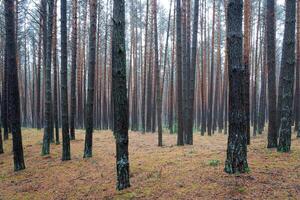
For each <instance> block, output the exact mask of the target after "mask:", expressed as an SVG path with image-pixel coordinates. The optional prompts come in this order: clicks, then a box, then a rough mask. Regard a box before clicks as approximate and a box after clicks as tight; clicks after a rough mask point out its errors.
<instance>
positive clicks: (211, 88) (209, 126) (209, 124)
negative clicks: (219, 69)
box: [207, 0, 216, 136]
mask: <svg viewBox="0 0 300 200" xmlns="http://www.w3.org/2000/svg"><path fill="white" fill-rule="evenodd" d="M215 4H216V3H215V0H213V19H212V33H211V34H212V38H211V62H210V65H211V66H210V86H209V96H208V97H209V98H208V105H209V109H208V121H207V130H208V135H209V136H211V135H212V120H213V91H214V68H215V64H214V55H215Z"/></svg>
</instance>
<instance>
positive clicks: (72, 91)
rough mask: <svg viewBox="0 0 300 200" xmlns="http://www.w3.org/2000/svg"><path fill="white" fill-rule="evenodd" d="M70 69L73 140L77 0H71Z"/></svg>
mask: <svg viewBox="0 0 300 200" xmlns="http://www.w3.org/2000/svg"><path fill="white" fill-rule="evenodd" d="M71 40H72V64H71V65H72V70H71V102H70V103H71V105H70V109H71V112H70V113H71V114H70V139H71V140H75V115H76V69H77V62H76V61H77V0H73V1H72V39H71Z"/></svg>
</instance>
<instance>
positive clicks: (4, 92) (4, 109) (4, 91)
mask: <svg viewBox="0 0 300 200" xmlns="http://www.w3.org/2000/svg"><path fill="white" fill-rule="evenodd" d="M4 54H5V55H4V78H3V84H2V85H3V86H2V102H1V120H2V124H3V131H4V140H8V138H9V136H8V126H9V120H8V81H9V79H8V64H7V58H8V55H7V51H6V50H5V53H4Z"/></svg>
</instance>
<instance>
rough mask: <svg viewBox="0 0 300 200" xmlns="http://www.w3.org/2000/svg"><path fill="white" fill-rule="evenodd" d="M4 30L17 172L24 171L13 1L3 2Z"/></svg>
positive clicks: (10, 117) (15, 168)
mask: <svg viewBox="0 0 300 200" xmlns="http://www.w3.org/2000/svg"><path fill="white" fill-rule="evenodd" d="M4 8H5V29H6V34H5V36H6V40H5V41H6V42H5V49H6V55H7V58H6V59H7V66H8V69H7V74H6V76H8V77H7V78H8V85H9V86H10V87H9V93H8V103H9V106H8V107H9V110H8V112H9V119H10V122H11V128H12V137H13V154H14V170H15V171H19V170H23V169H25V163H24V156H23V145H22V134H21V115H20V94H19V86H18V70H17V56H16V55H17V53H16V37H15V18H14V15H15V14H14V12H15V11H14V1H13V0H5V1H4Z"/></svg>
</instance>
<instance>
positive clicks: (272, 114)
mask: <svg viewBox="0 0 300 200" xmlns="http://www.w3.org/2000/svg"><path fill="white" fill-rule="evenodd" d="M266 18H267V19H266V32H267V36H266V37H267V66H268V101H269V109H268V110H269V114H268V116H269V126H268V148H275V147H277V125H276V123H277V119H276V115H277V111H276V110H277V109H276V105H277V104H276V98H277V95H276V63H275V62H276V60H275V52H276V47H275V44H276V43H275V37H276V34H275V31H276V29H275V2H274V0H268V1H267V15H266Z"/></svg>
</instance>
